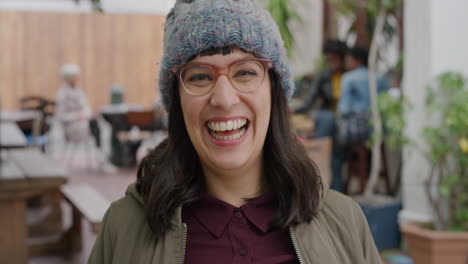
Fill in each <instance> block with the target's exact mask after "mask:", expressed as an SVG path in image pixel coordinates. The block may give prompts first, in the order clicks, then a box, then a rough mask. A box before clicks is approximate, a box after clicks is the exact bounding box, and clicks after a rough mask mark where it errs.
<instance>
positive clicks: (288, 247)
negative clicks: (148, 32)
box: [89, 0, 380, 264]
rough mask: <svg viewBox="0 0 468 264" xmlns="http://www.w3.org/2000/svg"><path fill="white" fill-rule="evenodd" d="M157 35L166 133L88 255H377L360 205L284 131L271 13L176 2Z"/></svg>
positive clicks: (359, 259) (231, 259) (285, 69)
mask: <svg viewBox="0 0 468 264" xmlns="http://www.w3.org/2000/svg"><path fill="white" fill-rule="evenodd" d="M164 41H165V42H164V55H163V63H162V65H161V72H160V80H159V84H160V90H161V96H162V99H163V103H164V105H165V107H166V109H167V110H168V119H169V127H168V134H169V136H168V139H167V140H165V141H164V142H163V143H161V144H160V145H159V146H158V147H156V149H154V150H153V151H152V152H151V153H150V154H149V155H148V156H147V157H146V158H145V159H144V160H143V162H142V163H141V165H140V168H139V170H138V178H137V182H136V184H133V185H130V186H129V188H128V189H127V192H126V196H125V197H124V198H122V199H121V200H119V201H117V202H114V203H113V204H112V206H111V208H110V209H109V210H108V212H107V213H106V215H105V217H104V220H103V223H102V229H101V232H100V234H99V236H98V238H97V241H96V244H95V246H94V249H93V252H92V254H91V256H90V260H89V263H327V264H330V263H337V264H338V263H360V264H361V263H372V264H374V263H379V262H380V260H379V256H378V253H377V251H376V249H375V246H374V243H373V241H372V238H371V236H370V233H369V229H368V226H367V223H366V220H365V218H364V216H363V214H362V212H361V211H360V209H359V206H358V205H357V204H356V203H354V202H353V201H352V200H351V199H349V198H346V197H345V196H343V195H340V194H338V193H336V192H334V191H331V190H328V187H327V186H325V185H322V184H321V181H320V177H319V175H318V174H317V172H316V170H315V166H314V165H313V163H312V162H311V161H310V160H309V159H308V158H307V155H306V153H305V151H304V149H303V147H302V146H301V145H300V144H299V143H298V142H297V141H296V139H295V137H294V135H293V134H292V133H291V130H290V127H289V111H288V104H287V98H288V97H289V95H290V94H291V93H292V91H293V87H292V85H291V83H292V78H291V74H290V68H289V66H288V65H287V61H286V55H285V50H284V47H283V43H282V40H281V37H280V35H279V32H278V29H277V27H276V25H275V23H274V21H273V20H272V18H271V16H270V15H269V14H268V13H267V12H266V11H265V10H264V9H262V8H261V7H260V6H259V5H258V4H256V3H255V1H251V0H194V1H193V0H185V1H177V3H176V5H175V7H174V8H173V10H172V11H171V12H170V14H169V15H168V17H167V22H166V25H165V39H164Z"/></svg>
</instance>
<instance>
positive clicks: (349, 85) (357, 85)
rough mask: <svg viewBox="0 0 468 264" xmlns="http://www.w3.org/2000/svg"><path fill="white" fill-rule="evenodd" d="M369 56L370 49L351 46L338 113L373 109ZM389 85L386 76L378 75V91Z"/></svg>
mask: <svg viewBox="0 0 468 264" xmlns="http://www.w3.org/2000/svg"><path fill="white" fill-rule="evenodd" d="M368 56H369V52H368V50H367V49H366V48H364V47H359V46H356V47H353V48H350V49H349V51H348V53H347V55H346V70H347V72H346V73H345V74H344V75H343V78H342V81H341V98H340V100H339V103H338V113H339V114H340V116H342V117H348V116H350V115H353V114H360V113H370V111H371V98H370V92H369V69H368V67H367V61H368ZM389 87H390V86H389V83H388V82H387V81H386V80H385V79H384V78H382V77H381V76H378V77H377V92H378V93H381V92H383V91H387V90H388V89H389Z"/></svg>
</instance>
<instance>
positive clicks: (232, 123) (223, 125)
mask: <svg viewBox="0 0 468 264" xmlns="http://www.w3.org/2000/svg"><path fill="white" fill-rule="evenodd" d="M246 123H247V119H236V120H229V121H227V122H208V127H209V128H210V129H211V130H214V131H230V130H235V129H239V128H241V127H242V126H244V125H245V124H246Z"/></svg>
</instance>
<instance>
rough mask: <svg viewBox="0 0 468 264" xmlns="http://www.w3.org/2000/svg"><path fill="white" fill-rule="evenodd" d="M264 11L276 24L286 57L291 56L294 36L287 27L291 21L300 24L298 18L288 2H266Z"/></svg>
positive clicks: (272, 0) (284, 0)
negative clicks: (268, 13) (265, 10)
mask: <svg viewBox="0 0 468 264" xmlns="http://www.w3.org/2000/svg"><path fill="white" fill-rule="evenodd" d="M266 9H267V10H268V11H269V12H270V14H271V16H272V17H273V19H274V20H275V22H276V24H278V28H279V31H280V33H281V37H283V40H284V46H285V48H286V52H287V53H288V56H291V54H292V49H293V46H294V36H293V34H292V32H291V29H290V27H289V23H290V22H291V21H293V20H297V21H299V22H301V21H302V20H301V18H300V16H299V15H298V14H297V13H296V12H295V11H293V10H292V9H291V7H289V6H288V0H268V2H267V3H266Z"/></svg>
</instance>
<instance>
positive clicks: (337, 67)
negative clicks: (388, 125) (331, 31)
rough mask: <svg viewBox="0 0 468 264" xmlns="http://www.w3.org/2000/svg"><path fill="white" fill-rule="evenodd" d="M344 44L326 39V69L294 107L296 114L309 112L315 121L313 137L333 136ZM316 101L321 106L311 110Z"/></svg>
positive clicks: (339, 91) (324, 51)
mask: <svg viewBox="0 0 468 264" xmlns="http://www.w3.org/2000/svg"><path fill="white" fill-rule="evenodd" d="M346 52H347V47H346V44H345V43H344V42H342V41H339V40H327V41H326V42H325V44H324V47H323V53H324V55H325V58H326V61H327V65H328V69H326V70H324V71H322V72H320V73H319V74H318V77H317V79H316V80H315V81H314V83H313V85H312V87H310V88H309V91H308V93H307V95H306V97H305V100H304V102H303V103H302V104H301V105H300V106H299V107H297V108H296V109H294V112H295V113H298V114H309V113H310V116H311V117H312V118H313V119H314V121H315V128H316V129H315V131H314V136H315V137H318V138H320V137H329V136H333V133H334V127H335V112H336V108H337V105H338V100H339V98H340V94H341V76H342V75H343V73H344V71H345V55H346ZM317 101H321V106H320V108H319V109H318V110H317V111H313V107H314V105H315V104H316V103H317Z"/></svg>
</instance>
